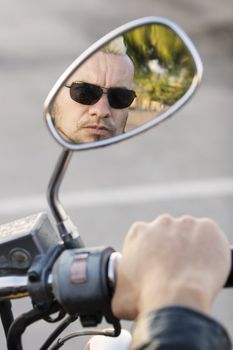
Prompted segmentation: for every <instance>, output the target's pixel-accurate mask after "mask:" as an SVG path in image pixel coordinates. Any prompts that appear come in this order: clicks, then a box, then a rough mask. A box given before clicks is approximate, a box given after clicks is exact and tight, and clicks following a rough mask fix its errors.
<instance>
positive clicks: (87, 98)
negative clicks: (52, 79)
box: [65, 81, 136, 109]
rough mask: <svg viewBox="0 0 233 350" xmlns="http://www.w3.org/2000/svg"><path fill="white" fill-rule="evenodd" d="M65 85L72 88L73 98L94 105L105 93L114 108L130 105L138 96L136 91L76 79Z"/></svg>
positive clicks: (71, 95)
mask: <svg viewBox="0 0 233 350" xmlns="http://www.w3.org/2000/svg"><path fill="white" fill-rule="evenodd" d="M65 86H66V87H68V88H69V89H70V97H71V98H72V100H74V101H76V102H78V103H81V104H83V105H94V104H95V103H96V102H98V101H99V100H100V98H101V97H102V95H103V94H107V97H108V103H109V105H110V106H111V107H112V108H116V109H122V108H127V107H129V106H130V105H131V103H132V102H133V100H134V99H135V97H136V93H135V91H133V90H128V89H126V88H121V87H112V88H109V89H107V88H102V87H100V86H98V85H94V84H89V83H84V82H76V81H75V82H73V83H72V84H71V85H70V86H69V85H65Z"/></svg>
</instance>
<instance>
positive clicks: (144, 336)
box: [131, 306, 231, 350]
mask: <svg viewBox="0 0 233 350" xmlns="http://www.w3.org/2000/svg"><path fill="white" fill-rule="evenodd" d="M144 348H146V349H147V350H151V349H153V350H160V349H161V350H162V349H174V350H175V349H187V350H203V349H205V350H220V349H221V350H231V341H230V338H229V336H228V334H227V332H226V330H225V329H224V327H223V326H222V325H221V324H220V323H218V322H217V321H215V320H214V319H212V318H211V317H209V316H206V315H204V314H202V313H200V312H198V311H195V310H193V309H190V308H186V307H179V306H171V307H165V308H161V309H158V310H155V311H152V312H150V313H148V314H146V315H142V316H140V317H139V318H138V320H137V321H136V322H135V325H134V328H133V340H132V344H131V350H137V349H144Z"/></svg>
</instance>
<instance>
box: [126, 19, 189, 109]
mask: <svg viewBox="0 0 233 350" xmlns="http://www.w3.org/2000/svg"><path fill="white" fill-rule="evenodd" d="M124 41H125V44H126V46H127V53H128V55H129V56H130V57H131V59H132V60H133V62H134V65H135V84H136V92H137V95H138V96H140V97H141V98H142V97H143V96H144V97H145V98H150V99H151V101H159V102H160V103H162V104H165V105H172V104H174V103H175V102H176V101H177V100H178V99H179V98H180V97H182V96H183V95H184V94H185V92H186V91H187V89H188V88H189V86H190V84H191V83H192V79H193V76H194V73H195V71H194V65H193V60H192V57H191V55H190V54H189V52H188V50H187V49H186V47H185V45H184V44H183V42H182V40H181V39H180V38H179V37H178V36H177V35H176V34H175V33H174V32H173V31H172V30H171V29H169V28H168V27H166V26H164V25H147V26H142V27H139V28H136V29H133V30H131V31H129V32H128V33H126V34H125V35H124Z"/></svg>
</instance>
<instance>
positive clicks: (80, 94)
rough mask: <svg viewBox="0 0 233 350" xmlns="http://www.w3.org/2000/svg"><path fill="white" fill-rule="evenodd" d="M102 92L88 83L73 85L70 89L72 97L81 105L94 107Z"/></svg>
mask: <svg viewBox="0 0 233 350" xmlns="http://www.w3.org/2000/svg"><path fill="white" fill-rule="evenodd" d="M102 93H103V92H102V90H101V89H100V88H99V87H98V86H95V85H92V84H87V83H73V84H72V85H71V87H70V97H71V98H72V99H73V100H74V101H76V102H78V103H81V104H84V105H93V104H95V103H96V102H97V101H98V100H99V99H100V97H101V95H102Z"/></svg>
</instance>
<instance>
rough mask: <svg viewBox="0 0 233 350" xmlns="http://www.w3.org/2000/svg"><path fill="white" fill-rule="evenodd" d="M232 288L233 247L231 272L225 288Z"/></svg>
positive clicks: (232, 248)
mask: <svg viewBox="0 0 233 350" xmlns="http://www.w3.org/2000/svg"><path fill="white" fill-rule="evenodd" d="M231 287H233V247H231V271H230V274H229V276H228V279H227V281H226V284H225V286H224V288H231Z"/></svg>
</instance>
